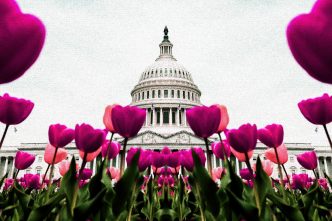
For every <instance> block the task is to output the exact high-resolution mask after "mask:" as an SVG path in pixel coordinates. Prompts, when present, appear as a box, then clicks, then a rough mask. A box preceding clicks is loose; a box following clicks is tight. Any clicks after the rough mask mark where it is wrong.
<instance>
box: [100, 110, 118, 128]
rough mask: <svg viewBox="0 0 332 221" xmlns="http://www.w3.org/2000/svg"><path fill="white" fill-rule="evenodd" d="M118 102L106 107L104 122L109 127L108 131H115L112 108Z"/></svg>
mask: <svg viewBox="0 0 332 221" xmlns="http://www.w3.org/2000/svg"><path fill="white" fill-rule="evenodd" d="M116 105H117V104H113V105H108V106H107V107H106V108H105V113H104V117H103V122H104V125H105V127H106V128H107V130H108V131H110V132H111V133H114V132H115V129H114V127H113V123H112V109H113V108H114V107H115V106H116Z"/></svg>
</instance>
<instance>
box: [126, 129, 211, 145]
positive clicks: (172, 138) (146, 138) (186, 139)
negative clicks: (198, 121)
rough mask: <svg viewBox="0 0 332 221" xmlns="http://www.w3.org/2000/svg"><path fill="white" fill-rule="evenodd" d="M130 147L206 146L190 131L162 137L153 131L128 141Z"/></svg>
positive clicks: (145, 132)
mask: <svg viewBox="0 0 332 221" xmlns="http://www.w3.org/2000/svg"><path fill="white" fill-rule="evenodd" d="M128 145H130V146H141V147H149V148H162V147H164V146H168V147H170V148H179V147H187V148H189V147H193V146H204V145H205V144H204V140H203V139H201V138H199V137H197V136H195V135H194V134H192V133H190V132H188V131H185V130H183V131H179V132H177V133H174V134H170V135H162V134H159V133H156V132H153V131H150V130H148V131H144V132H142V133H140V134H138V135H137V136H136V137H134V138H132V139H130V140H129V141H128Z"/></svg>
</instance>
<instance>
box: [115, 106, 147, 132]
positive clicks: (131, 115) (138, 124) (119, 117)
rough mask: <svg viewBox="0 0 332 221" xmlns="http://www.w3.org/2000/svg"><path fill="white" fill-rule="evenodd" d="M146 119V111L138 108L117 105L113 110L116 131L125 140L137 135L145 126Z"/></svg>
mask: <svg viewBox="0 0 332 221" xmlns="http://www.w3.org/2000/svg"><path fill="white" fill-rule="evenodd" d="M145 117H146V113H145V110H144V109H141V108H138V107H134V106H125V107H122V106H120V105H116V106H115V107H113V108H112V124H113V127H114V130H115V132H116V133H118V134H120V135H121V136H122V137H125V138H130V137H134V136H136V135H137V133H138V132H139V130H140V129H141V128H142V126H143V124H144V121H145Z"/></svg>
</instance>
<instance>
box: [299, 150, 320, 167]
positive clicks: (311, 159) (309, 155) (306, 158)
mask: <svg viewBox="0 0 332 221" xmlns="http://www.w3.org/2000/svg"><path fill="white" fill-rule="evenodd" d="M297 161H298V162H299V163H300V164H301V166H303V167H304V168H306V169H307V170H314V169H316V168H317V156H316V152H315V151H307V152H304V153H302V154H299V155H297Z"/></svg>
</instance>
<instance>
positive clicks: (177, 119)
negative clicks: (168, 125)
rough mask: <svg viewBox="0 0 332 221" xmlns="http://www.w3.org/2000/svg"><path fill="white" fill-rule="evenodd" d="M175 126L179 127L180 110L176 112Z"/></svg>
mask: <svg viewBox="0 0 332 221" xmlns="http://www.w3.org/2000/svg"><path fill="white" fill-rule="evenodd" d="M176 125H177V126H180V108H177V110H176Z"/></svg>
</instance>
